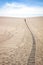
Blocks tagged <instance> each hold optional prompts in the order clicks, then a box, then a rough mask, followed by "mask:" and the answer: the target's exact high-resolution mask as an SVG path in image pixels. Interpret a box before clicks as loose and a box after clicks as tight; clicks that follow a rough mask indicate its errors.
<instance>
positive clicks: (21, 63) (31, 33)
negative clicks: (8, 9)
mask: <svg viewBox="0 0 43 65" xmlns="http://www.w3.org/2000/svg"><path fill="white" fill-rule="evenodd" d="M25 19H26V20H25ZM25 19H24V18H14V17H0V65H43V17H31V18H25Z"/></svg>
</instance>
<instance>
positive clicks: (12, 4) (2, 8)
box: [0, 0, 43, 17]
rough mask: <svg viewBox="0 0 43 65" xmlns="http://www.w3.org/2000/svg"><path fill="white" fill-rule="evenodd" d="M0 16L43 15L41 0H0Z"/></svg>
mask: <svg viewBox="0 0 43 65" xmlns="http://www.w3.org/2000/svg"><path fill="white" fill-rule="evenodd" d="M0 16H14V17H28V16H29V17H31V16H43V0H0Z"/></svg>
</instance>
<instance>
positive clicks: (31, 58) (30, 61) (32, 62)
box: [24, 19, 36, 65]
mask: <svg viewBox="0 0 43 65" xmlns="http://www.w3.org/2000/svg"><path fill="white" fill-rule="evenodd" d="M24 21H25V24H26V26H27V28H28V30H29V31H30V33H31V36H32V40H33V45H32V49H31V53H30V56H29V58H28V62H27V65H35V52H36V43H35V37H34V35H33V33H32V31H31V30H30V28H29V26H28V24H27V22H26V19H24Z"/></svg>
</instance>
